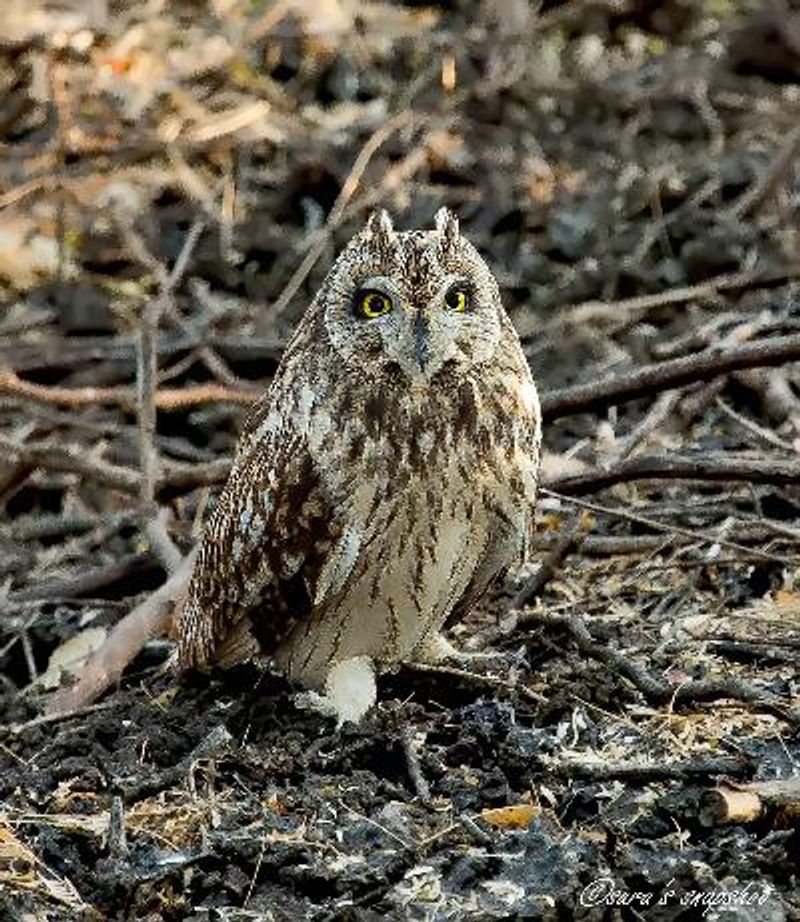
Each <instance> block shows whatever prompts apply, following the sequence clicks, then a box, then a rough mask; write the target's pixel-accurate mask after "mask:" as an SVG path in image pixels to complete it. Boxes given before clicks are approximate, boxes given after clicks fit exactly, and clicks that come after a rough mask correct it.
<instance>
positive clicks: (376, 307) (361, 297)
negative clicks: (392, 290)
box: [354, 288, 392, 320]
mask: <svg viewBox="0 0 800 922" xmlns="http://www.w3.org/2000/svg"><path fill="white" fill-rule="evenodd" d="M354 305H355V312H356V314H357V315H358V316H359V317H366V318H367V319H368V320H374V319H375V318H376V317H383V315H384V314H388V313H389V311H390V310H391V309H392V299H391V298H390V297H389V296H388V295H385V294H384V293H383V292H382V291H375V290H374V289H372V288H363V289H361V291H357V292H356V296H355V301H354Z"/></svg>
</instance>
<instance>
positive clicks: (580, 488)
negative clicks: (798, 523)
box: [547, 454, 800, 496]
mask: <svg viewBox="0 0 800 922" xmlns="http://www.w3.org/2000/svg"><path fill="white" fill-rule="evenodd" d="M656 479H657V480H705V481H723V482H726V483H732V482H744V483H769V484H781V485H789V484H800V461H790V460H786V461H783V460H780V461H769V460H766V459H764V460H761V459H757V458H737V457H726V456H725V455H722V454H717V455H711V456H708V455H703V456H699V455H698V456H697V457H695V456H689V455H654V456H639V457H635V458H628V459H626V460H624V461H618V462H617V463H616V464H612V465H611V466H609V467H608V468H601V469H598V470H590V471H585V472H584V473H582V474H577V475H575V476H572V477H559V478H558V479H556V480H551V481H549V482H548V483H547V486H548V487H550V488H551V489H553V490H557V491H558V492H559V493H563V494H568V495H571V496H580V495H582V494H585V493H595V492H597V491H598V490H604V489H606V488H607V487H610V486H613V485H614V484H617V483H626V482H628V481H631V480H656Z"/></svg>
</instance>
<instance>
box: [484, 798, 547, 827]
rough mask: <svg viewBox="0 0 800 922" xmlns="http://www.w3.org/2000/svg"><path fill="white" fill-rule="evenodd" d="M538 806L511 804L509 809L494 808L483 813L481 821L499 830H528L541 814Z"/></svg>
mask: <svg viewBox="0 0 800 922" xmlns="http://www.w3.org/2000/svg"><path fill="white" fill-rule="evenodd" d="M541 812H542V811H541V807H538V806H537V805H536V804H526V803H521V804H511V805H510V806H508V807H494V808H492V809H490V810H483V811H481V819H482V820H483V821H484V823H488V824H489V825H490V826H496V827H497V828H498V829H527V828H528V826H529V825H530V824H531V822H532V821H533V820H535V819H536V817H537V816H539V814H540V813H541Z"/></svg>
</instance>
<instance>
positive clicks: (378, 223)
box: [367, 208, 394, 246]
mask: <svg viewBox="0 0 800 922" xmlns="http://www.w3.org/2000/svg"><path fill="white" fill-rule="evenodd" d="M367 230H368V231H369V232H370V233H371V234H372V236H373V238H374V240H375V241H376V243H378V245H379V246H388V245H389V243H390V242H391V238H392V234H394V225H393V224H392V219H391V218H390V217H389V213H388V212H387V211H386V209H385V208H378V209H377V210H376V211H373V212H372V214H371V215H370V216H369V218H368V219H367Z"/></svg>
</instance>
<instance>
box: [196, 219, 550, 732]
mask: <svg viewBox="0 0 800 922" xmlns="http://www.w3.org/2000/svg"><path fill="white" fill-rule="evenodd" d="M539 443H540V416H539V404H538V399H537V396H536V389H535V387H534V384H533V381H532V379H531V374H530V371H529V369H528V364H527V362H526V360H525V357H524V355H523V354H522V350H521V348H520V344H519V340H518V338H517V335H516V333H515V331H514V329H513V327H512V325H511V322H510V321H509V319H508V317H507V315H506V313H505V311H504V310H503V307H502V305H501V303H500V296H499V292H498V287H497V283H496V281H495V279H494V277H493V276H492V273H491V272H490V271H489V269H488V267H487V266H486V264H485V263H484V261H483V259H482V258H481V257H480V256H479V255H478V253H477V251H476V250H475V248H474V247H473V246H472V245H471V244H470V243H469V242H468V241H467V240H466V239H465V238H464V237H462V236H461V234H460V233H459V228H458V221H457V219H456V218H455V217H454V216H453V215H452V214H451V213H450V212H448V211H447V210H446V209H442V210H441V211H440V212H439V213H438V214H437V216H436V227H435V229H434V230H432V231H410V232H399V231H395V230H394V228H393V226H392V222H391V220H390V218H389V216H388V215H387V214H386V212H384V211H379V212H377V213H375V214H373V215H372V216H371V218H370V219H369V221H368V222H367V226H366V227H365V228H364V229H363V230H362V231H361V232H360V233H359V234H358V235H357V236H356V237H355V238H354V239H353V240H352V241H351V242H350V244H349V245H348V246H347V247H346V249H345V250H344V251H343V252H342V254H341V255H340V256H339V258H338V259H337V261H336V263H335V265H334V266H333V268H332V269H331V271H330V273H329V275H328V277H327V279H326V280H325V282H324V284H323V285H322V288H321V289H320V291H319V293H318V294H317V296H316V297H315V299H314V301H313V303H312V304H311V306H310V307H309V309H308V311H307V313H306V314H305V316H304V318H303V320H302V322H301V323H300V325H299V327H298V329H297V331H296V332H295V334H294V337H293V338H292V340H291V342H290V343H289V345H288V347H287V349H286V351H285V354H284V356H283V359H282V361H281V364H280V367H279V368H278V371H277V374H276V376H275V379H274V381H273V382H272V385H271V387H270V389H269V390H268V391H267V393H266V394H265V395H264V397H263V398H262V399H261V400H260V401H259V402H258V403H257V404H256V405H255V407H254V408H253V409H252V411H251V412H250V415H249V417H248V419H247V421H246V423H245V426H244V431H243V433H242V436H241V440H240V442H239V445H238V449H237V453H236V458H235V462H234V465H233V470H232V471H231V475H230V479H229V480H228V482H227V484H226V486H225V489H224V491H223V493H222V495H221V497H220V499H219V502H218V504H217V506H216V508H215V510H214V512H213V514H212V516H211V519H210V521H209V523H208V526H207V528H206V530H205V534H204V536H203V539H202V543H201V546H200V549H199V553H198V556H197V560H196V564H195V568H194V572H193V575H192V578H191V582H190V585H189V589H188V593H187V596H186V599H185V600H184V603H183V605H182V609H181V611H180V615H179V622H178V624H179V649H178V652H179V660H180V662H181V664H182V665H184V666H196V667H201V668H202V667H206V666H209V665H211V664H214V663H218V664H221V665H230V664H233V663H235V662H238V661H241V660H244V659H247V658H249V657H251V656H253V655H255V654H259V653H260V654H265V655H267V656H269V657H271V658H272V660H273V662H274V663H275V664H276V665H277V666H278V667H280V668H282V669H283V670H284V671H285V672H286V673H287V674H288V675H289V676H290V677H292V678H295V679H297V680H299V681H300V682H302V683H303V684H305V685H307V686H309V687H311V688H326V687H327V688H328V690H329V692H330V681H331V676H332V675H334V674H335V673H336V671H337V670H338V669H339V667H340V666H341V665H342V664H343V663H346V662H350V661H352V662H360V663H362V664H363V663H366V664H367V666H368V669H369V673H370V676H371V674H372V673H371V664H372V663H375V664H377V665H378V666H381V665H386V664H389V663H393V662H397V661H399V660H403V659H412V660H414V659H416V660H422V661H425V660H428V661H430V660H435V659H440V658H442V657H443V656H445V655H447V653H448V652H454V651H452V648H451V647H449V645H448V644H447V643H446V641H444V640H443V638H442V637H441V634H440V631H441V630H442V628H443V627H444V626H445V625H446V624H450V623H453V622H454V621H456V620H457V619H459V618H460V617H462V616H463V615H464V614H465V613H466V612H468V611H469V609H470V607H471V606H472V605H473V604H474V603H475V602H476V601H477V600H478V599H480V597H481V596H482V595H483V593H484V592H485V591H486V589H487V588H488V587H489V585H490V584H491V583H492V581H493V580H494V579H495V578H496V577H498V576H500V575H502V574H503V573H505V571H506V570H507V569H508V568H509V567H510V566H512V565H514V564H516V563H519V562H521V561H522V560H523V559H524V558H525V555H526V552H527V549H528V544H529V536H530V531H531V523H532V515H533V506H534V501H535V495H536V483H537V473H538V467H539ZM349 687H350V685H348V684H347V683H345V690H344V691H342V689H341V688H339V689H338V691H336V694H338V697H339V702H340V703H339V704H338V705H337V706H336V707H337V708H338V710H339V712H340V713H345V714H349V713H353V714H356V715H358V714H360V713H361V712H362V711H363V710H364V709H365V708H366V707H367V706H369V703H370V701H367V702H366V704H365V705H364V706H363V707H362V706H360V705H359V704H357V703H355V704H354V705H353V709H352V711H350V710H348V705H347V702H345V703H344V705H342V704H341V699H342V696H343V695H344V696H345V697H346V696H347V695H348V694H349V691H348V690H347V689H348V688H349ZM373 689H374V683H373ZM371 700H374V699H371Z"/></svg>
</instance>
